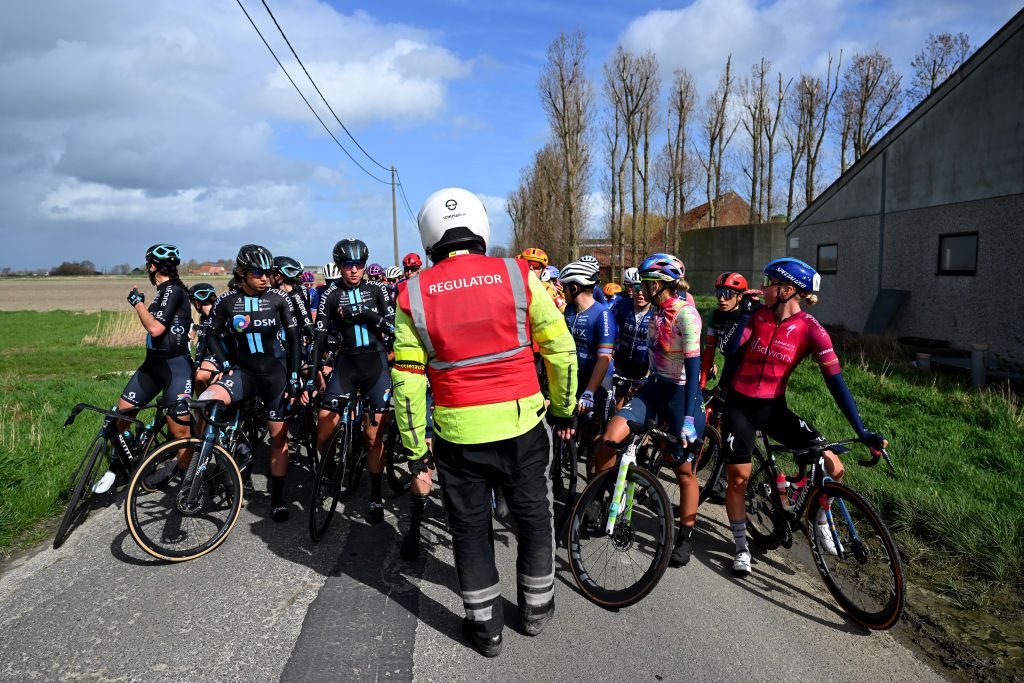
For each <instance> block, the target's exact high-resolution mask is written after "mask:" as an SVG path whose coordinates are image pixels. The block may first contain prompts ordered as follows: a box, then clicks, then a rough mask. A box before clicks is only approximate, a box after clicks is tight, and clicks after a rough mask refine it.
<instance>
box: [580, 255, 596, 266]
mask: <svg viewBox="0 0 1024 683" xmlns="http://www.w3.org/2000/svg"><path fill="white" fill-rule="evenodd" d="M580 263H586V264H587V265H594V266H596V265H598V262H597V257H596V256H591V255H590V254H586V255H585V256H580Z"/></svg>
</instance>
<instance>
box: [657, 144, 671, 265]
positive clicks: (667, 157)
mask: <svg viewBox="0 0 1024 683" xmlns="http://www.w3.org/2000/svg"><path fill="white" fill-rule="evenodd" d="M674 154H675V150H674V149H673V147H672V143H671V141H669V142H666V143H665V145H664V146H663V147H662V148H661V151H660V152H658V156H657V157H655V159H654V189H655V191H656V192H657V193H658V198H659V199H660V200H661V206H662V209H663V210H664V222H663V225H664V228H665V232H664V233H663V234H662V244H660V245H658V246H659V247H660V248H661V249H662V250H663V251H667V252H671V253H675V246H674V243H673V239H672V235H671V233H670V231H669V226H670V224H671V218H672V200H673V196H674V194H675V169H674V168H673V166H674V159H673V156H674Z"/></svg>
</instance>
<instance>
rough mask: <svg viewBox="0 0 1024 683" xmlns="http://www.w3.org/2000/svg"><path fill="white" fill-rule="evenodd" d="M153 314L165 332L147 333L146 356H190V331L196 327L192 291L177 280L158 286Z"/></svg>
mask: <svg viewBox="0 0 1024 683" xmlns="http://www.w3.org/2000/svg"><path fill="white" fill-rule="evenodd" d="M149 313H150V315H152V316H153V317H154V318H155V319H156V320H157V322H159V323H160V324H162V325H163V326H164V332H163V334H161V335H159V336H156V337H154V336H153V335H152V334H148V333H147V334H146V357H147V358H148V357H150V356H153V357H157V358H173V357H174V356H187V355H188V351H189V349H188V342H189V339H188V333H189V332H190V331H191V329H192V304H190V303H189V300H188V292H187V291H186V290H185V288H184V287H182V286H181V285H180V284H178V283H177V282H174V281H172V280H167V281H166V282H162V283H160V284H159V285H157V288H156V296H155V297H153V303H151V304H150V305H149Z"/></svg>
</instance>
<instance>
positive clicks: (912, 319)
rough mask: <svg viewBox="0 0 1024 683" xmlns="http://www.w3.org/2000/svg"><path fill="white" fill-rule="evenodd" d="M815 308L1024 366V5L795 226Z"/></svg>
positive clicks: (855, 325)
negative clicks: (816, 289) (812, 273)
mask: <svg viewBox="0 0 1024 683" xmlns="http://www.w3.org/2000/svg"><path fill="white" fill-rule="evenodd" d="M786 238H787V248H788V253H789V254H790V255H792V256H796V257H797V258H800V259H803V260H805V261H807V262H808V263H810V264H811V265H816V267H817V268H818V270H819V271H820V272H821V280H822V283H821V288H822V292H821V302H820V303H819V304H818V305H817V306H815V307H814V309H813V314H814V315H815V316H816V317H817V318H818V319H819V320H821V321H822V322H823V323H826V324H837V325H843V326H845V327H846V328H848V329H850V330H854V331H858V332H860V331H865V330H867V331H868V332H872V333H883V332H891V333H894V334H896V335H898V336H903V337H919V338H926V339H930V340H940V341H944V342H949V343H950V344H951V345H952V346H955V347H961V348H966V347H968V346H969V345H970V344H972V343H983V344H988V345H990V347H991V350H992V352H993V353H994V354H995V355H997V356H1001V357H1003V358H1006V359H1008V360H1012V361H1016V362H1024V304H1022V303H1021V302H1022V294H1021V276H1022V274H1024V11H1022V12H1021V13H1018V14H1017V15H1016V16H1015V17H1014V18H1013V19H1011V20H1010V22H1009V23H1007V24H1006V25H1005V26H1004V27H1003V28H1002V29H1000V30H999V32H997V33H996V34H995V35H994V36H993V37H992V38H991V39H990V40H989V41H988V42H986V43H985V44H984V45H983V46H981V47H980V48H979V49H978V51H977V52H976V53H975V54H974V55H972V56H971V57H970V58H969V59H968V60H967V61H966V62H965V63H964V64H963V65H962V66H961V67H960V68H959V69H958V70H957V71H956V72H955V73H954V74H953V75H952V76H950V77H949V79H948V80H946V82H945V83H943V84H942V85H941V86H939V87H938V88H937V89H936V90H935V91H934V92H932V93H931V94H930V95H929V96H928V97H927V98H925V100H924V101H923V102H921V103H920V104H919V105H918V106H917V107H915V108H914V109H913V110H912V111H911V112H910V113H909V114H907V116H906V117H904V118H903V120H901V121H900V122H899V123H897V124H896V125H895V126H894V127H893V128H892V129H891V130H890V131H889V132H888V133H887V134H886V135H885V136H884V137H883V138H882V139H881V140H879V141H878V142H877V143H876V144H875V145H874V146H873V147H872V148H871V149H870V150H869V151H868V152H867V153H866V154H865V155H864V156H863V157H862V158H861V159H859V160H858V161H857V163H855V164H854V165H853V166H852V167H851V168H850V169H849V170H847V172H846V173H844V174H843V175H842V176H840V178H839V179H838V180H836V182H834V183H833V184H832V185H831V186H830V187H829V188H828V189H827V190H825V191H824V192H823V193H822V194H821V196H819V197H818V198H817V199H816V200H815V201H814V202H813V203H812V204H811V205H810V206H809V207H807V209H805V210H804V211H803V212H802V213H801V214H800V215H799V216H797V217H796V219H795V220H794V221H793V222H791V223H790V224H789V225H788V226H787V228H786Z"/></svg>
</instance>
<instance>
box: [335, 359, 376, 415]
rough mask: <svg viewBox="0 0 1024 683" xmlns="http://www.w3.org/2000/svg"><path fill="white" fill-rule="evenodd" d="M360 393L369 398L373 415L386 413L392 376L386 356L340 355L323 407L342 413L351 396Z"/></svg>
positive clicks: (336, 360)
mask: <svg viewBox="0 0 1024 683" xmlns="http://www.w3.org/2000/svg"><path fill="white" fill-rule="evenodd" d="M357 390H359V391H362V392H363V395H364V396H366V397H367V398H368V399H370V404H371V405H372V406H373V412H375V413H382V412H384V405H385V404H386V403H387V394H388V392H389V391H390V390H391V373H390V372H388V361H387V358H386V357H385V355H384V354H383V353H379V352H376V353H352V354H344V353H339V354H337V355H336V356H335V357H334V369H333V371H332V372H331V376H330V377H329V378H328V379H327V389H326V391H324V394H323V398H322V399H321V400H320V407H321V408H323V409H324V410H329V411H331V412H332V413H337V412H340V411H342V410H344V409H345V403H347V402H348V397H349V396H351V395H352V394H353V393H354V392H355V391H357Z"/></svg>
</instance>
